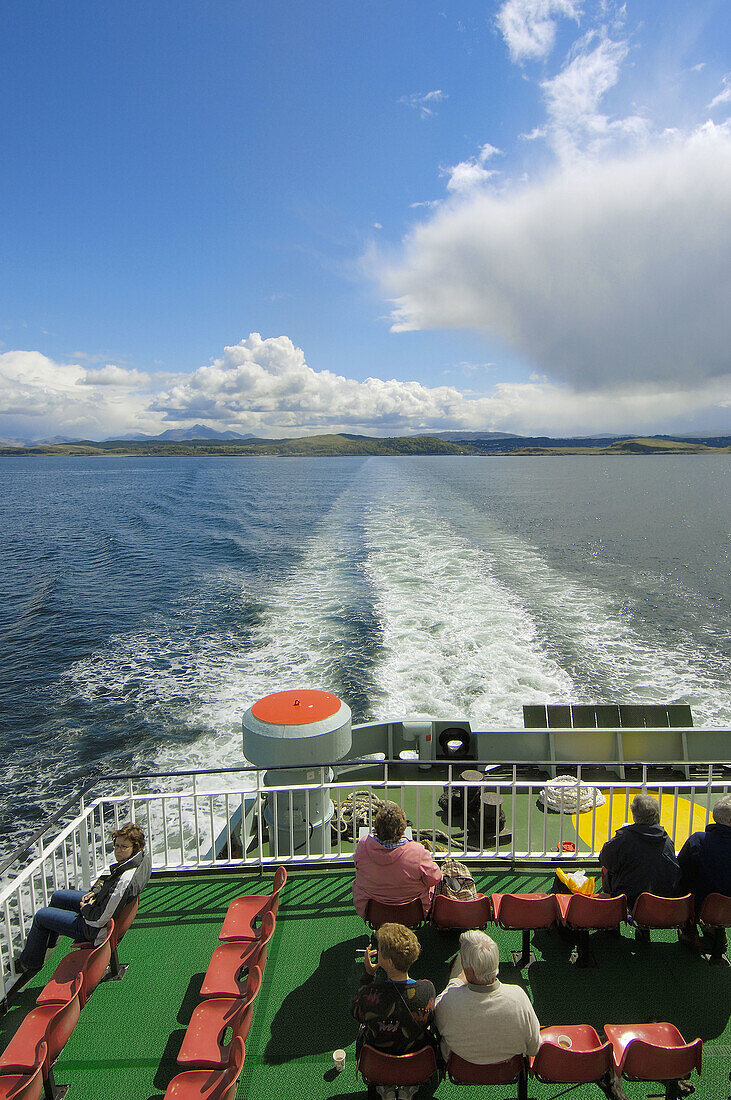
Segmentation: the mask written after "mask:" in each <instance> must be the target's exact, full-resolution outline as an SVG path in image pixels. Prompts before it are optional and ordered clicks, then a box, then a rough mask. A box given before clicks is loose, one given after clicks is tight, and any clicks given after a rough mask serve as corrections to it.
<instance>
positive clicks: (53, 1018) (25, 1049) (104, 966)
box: [0, 897, 139, 1100]
mask: <svg viewBox="0 0 731 1100" xmlns="http://www.w3.org/2000/svg"><path fill="white" fill-rule="evenodd" d="M138 906H139V897H136V898H134V899H133V900H132V901H130V902H129V903H128V904H127V905H125V907H124V908H123V909H122V911H121V912H120V914H119V916H118V918H117V922H116V924H115V922H114V921H113V920H111V921H110V922H109V926H108V928H107V933H106V936H105V937H104V940H103V941H102V942H101V943H100V944H97V945H96V946H92V945H91V944H89V943H75V944H73V945H72V948H71V950H70V951H69V952H68V953H67V954H66V955H64V957H63V958H62V959H61V962H60V963H59V964H58V966H57V967H56V969H55V970H54V972H53V974H52V976H51V978H50V979H49V980H48V982H47V983H46V985H45V986H44V987H43V989H42V990H41V992H40V994H39V995H38V997H37V998H36V1006H37V1007H36V1008H33V1009H31V1011H30V1012H29V1013H28V1014H27V1015H26V1016H25V1018H24V1019H23V1021H22V1023H21V1024H20V1027H19V1028H18V1030H17V1031H16V1033H15V1035H14V1036H13V1038H12V1039H11V1040H10V1042H9V1043H8V1045H7V1047H6V1048H5V1050H4V1051H3V1053H2V1055H0V1100H38V1098H39V1097H40V1096H41V1094H42V1093H44V1094H45V1096H46V1098H47V1100H54V1098H55V1097H58V1096H62V1095H64V1094H65V1089H64V1088H63V1086H58V1085H57V1084H56V1081H55V1078H54V1075H53V1065H54V1062H55V1061H56V1059H57V1058H58V1056H59V1054H60V1053H61V1051H62V1050H63V1048H64V1047H65V1045H66V1043H67V1042H68V1040H69V1038H70V1037H71V1033H72V1032H73V1030H74V1028H75V1027H76V1024H77V1022H78V1019H79V1016H80V1014H81V1009H82V1008H83V1007H84V1005H85V1004H86V1002H87V1001H88V1000H89V997H90V996H91V994H92V993H93V992H94V990H95V989H96V987H97V986H98V984H99V982H100V981H101V980H102V978H103V977H104V975H105V974H107V971H109V975H108V976H109V977H110V978H114V979H120V978H122V977H123V976H124V972H125V970H126V969H127V967H126V966H120V964H119V957H118V954H117V948H118V946H119V943H120V940H121V939H122V937H123V936H124V934H125V932H126V931H127V929H128V928H129V927H130V925H131V924H132V921H133V920H134V919H135V916H136V915H137V909H138Z"/></svg>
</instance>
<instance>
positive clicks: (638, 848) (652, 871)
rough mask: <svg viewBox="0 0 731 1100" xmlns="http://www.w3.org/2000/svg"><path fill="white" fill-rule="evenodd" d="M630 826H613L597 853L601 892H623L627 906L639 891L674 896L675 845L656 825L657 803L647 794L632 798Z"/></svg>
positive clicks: (677, 873)
mask: <svg viewBox="0 0 731 1100" xmlns="http://www.w3.org/2000/svg"><path fill="white" fill-rule="evenodd" d="M630 808H631V810H632V821H633V824H632V825H623V826H622V827H621V829H617V832H616V833H615V834H614V836H613V837H612V839H611V840H608V841H607V843H606V844H605V845H604V847H603V848H602V850H601V852H600V853H599V862H600V863H601V865H602V883H603V888H604V892H605V893H607V894H610V895H611V896H612V897H616V896H617V894H626V895H627V905H628V906H629V908H630V909H631V908H632V906H633V905H634V903H635V902H636V901H637V898H638V897H639V896H640V894H643V893H645V892H647V893H650V894H657V895H659V896H660V897H665V898H672V897H677V896H678V890H679V887H680V867H679V865H678V861H677V859H676V857H675V848H674V847H673V842H672V840H671V839H670V837H669V836H668V834H667V833H666V832H665V830H664V829H663V827H662V825H661V824H660V806H659V804H658V802H657V800H656V799H654V798H652V797H651V795H649V794H638V795H635V797H634V798H633V799H632V805H631V807H630Z"/></svg>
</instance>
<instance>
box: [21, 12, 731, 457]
mask: <svg viewBox="0 0 731 1100" xmlns="http://www.w3.org/2000/svg"><path fill="white" fill-rule="evenodd" d="M0 16H1V19H0V26H1V27H2V30H1V31H0V438H2V439H5V440H13V441H30V440H40V439H51V438H55V437H57V436H63V437H66V438H87V439H104V438H109V437H117V436H120V435H124V434H127V433H146V434H150V435H155V434H158V433H159V432H162V431H165V430H167V429H169V428H186V427H190V426H192V425H194V424H204V425H206V426H208V427H210V428H215V429H216V430H218V431H225V430H234V431H237V432H240V433H242V434H247V433H253V434H255V435H259V436H269V437H271V436H274V437H277V436H298V435H303V434H313V433H318V434H319V433H323V432H335V431H346V432H354V433H362V434H366V435H376V436H385V435H400V434H414V433H421V432H431V431H440V430H447V429H465V430H469V431H480V430H491V431H502V432H515V433H518V434H525V435H535V434H548V435H559V436H560V435H583V434H596V433H604V432H606V433H618V434H623V433H629V434H651V433H657V432H665V433H670V434H672V433H676V434H680V433H688V432H719V431H725V432H731V357H730V352H729V349H730V348H731V323H730V321H729V318H730V316H731V48H730V47H731V21H730V20H729V19H728V8H727V5H726V3H725V2H724V0H693V2H688V0H627V3H623V4H620V3H615V2H614V0H503V2H485V0H483V2H477V0H474V2H473V0H465V2H462V0H440V2H432V0H306V2H305V0H148V2H145V3H142V2H140V0H111V2H110V0H63V3H58V0H46V2H41V0H23V2H22V3H18V0H0Z"/></svg>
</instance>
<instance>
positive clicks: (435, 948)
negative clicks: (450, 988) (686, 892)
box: [0, 870, 731, 1100]
mask: <svg viewBox="0 0 731 1100" xmlns="http://www.w3.org/2000/svg"><path fill="white" fill-rule="evenodd" d="M352 877H353V875H352V871H343V870H337V871H333V872H331V873H320V874H313V873H308V872H302V873H298V872H294V873H293V874H291V875H290V877H289V880H288V882H287V884H286V886H285V888H284V891H283V894H282V904H281V908H280V912H279V918H278V921H277V926H276V930H275V933H274V937H273V939H272V942H271V945H270V950H269V957H268V962H267V966H266V969H265V973H264V980H263V984H262V989H261V993H260V995H259V997H258V1000H257V1002H256V1011H255V1014H254V1022H253V1026H252V1029H251V1033H250V1036H249V1040H248V1042H247V1044H246V1061H245V1064H244V1070H243V1073H242V1076H241V1079H240V1083H239V1088H238V1093H237V1096H238V1097H239V1100H241V1098H243V1097H250V1098H251V1100H275V1098H277V1100H280V1098H294V1097H303V1098H307V1100H310V1098H312V1100H320V1098H323V1100H324V1098H334V1097H340V1096H352V1095H360V1096H361V1098H362V1100H364V1098H365V1093H366V1090H365V1086H364V1085H363V1082H362V1080H361V1079H360V1078H356V1074H355V1059H354V1042H355V1036H356V1024H355V1022H354V1021H353V1020H352V1019H351V1018H350V1016H349V1012H348V1006H349V1000H350V997H351V995H352V992H353V990H354V989H355V987H356V985H357V981H358V974H359V969H360V964H356V962H355V949H356V947H358V946H364V945H365V943H366V934H365V926H364V924H363V922H362V921H361V920H360V919H359V918H358V917H357V916H356V915H355V913H354V911H353V908H352V902H351V892H350V888H351V882H352ZM476 877H477V881H478V885H479V886H480V887H481V889H483V890H484V891H485V892H492V891H496V890H498V891H508V890H513V891H519V890H520V891H525V890H538V889H550V887H551V882H552V876H546V875H545V874H526V873H524V872H520V873H518V872H511V871H500V870H498V871H495V872H491V873H489V874H485V875H483V874H479V873H478V874H477V876H476ZM270 888H271V875H267V876H263V877H261V876H259V875H258V874H254V875H246V876H245V877H242V876H240V875H231V874H221V875H215V876H214V875H186V876H178V877H166V878H155V879H153V880H152V881H151V882H150V884H149V886H148V887H147V889H146V890H145V892H144V894H143V896H142V900H141V905H140V911H139V914H138V916H137V920H136V921H135V923H134V924H133V926H132V928H131V929H130V931H129V933H128V934H127V936H126V937H125V939H124V940H123V942H122V945H121V948H120V958H121V961H123V962H128V963H129V964H130V966H129V969H128V971H127V973H126V975H125V977H124V979H123V980H122V981H121V982H109V981H105V982H103V983H102V984H101V985H99V986H98V988H97V989H96V991H95V992H94V994H93V995H92V997H91V998H90V1000H89V1002H88V1003H87V1005H86V1006H85V1008H84V1009H83V1011H82V1013H81V1018H80V1020H79V1023H78V1025H77V1027H76V1030H75V1031H74V1033H73V1035H72V1036H71V1039H70V1040H69V1042H68V1044H67V1046H66V1048H65V1049H64V1051H63V1053H62V1054H61V1056H60V1058H59V1060H58V1062H57V1064H56V1079H57V1081H58V1082H59V1083H63V1084H70V1085H71V1091H70V1098H71V1100H73V1098H77V1100H160V1098H161V1097H162V1095H163V1094H164V1092H165V1088H166V1086H167V1084H168V1082H169V1081H170V1080H171V1078H172V1077H173V1076H174V1075H175V1073H176V1065H175V1058H176V1055H177V1052H178V1050H179V1048H180V1044H181V1042H182V1038H183V1034H184V1031H185V1027H186V1024H187V1022H188V1020H189V1019H190V1015H191V1012H192V1011H193V1008H194V1006H195V1005H196V1003H197V1002H198V999H199V996H198V994H199V990H200V986H201V982H202V979H203V974H204V972H205V970H206V966H207V964H208V961H209V959H210V956H211V952H212V951H213V949H214V948H215V947H216V946H217V944H218V932H219V930H220V927H221V923H222V921H223V918H224V915H225V913H226V908H227V906H228V904H229V902H230V901H231V900H232V898H234V897H236V896H238V895H240V894H243V893H259V892H263V893H266V892H268V891H269V890H270ZM488 931H489V932H490V934H491V935H493V936H494V938H495V939H496V940H497V942H498V944H499V946H500V958H501V968H500V977H501V980H503V981H505V982H516V983H518V984H521V985H522V986H523V987H524V988H525V989H526V991H527V992H528V994H529V996H530V997H531V1000H532V1001H533V1004H534V1006H535V1009H536V1012H537V1013H538V1017H539V1019H540V1021H541V1023H542V1024H554V1023H591V1024H593V1025H594V1026H595V1027H596V1028H597V1030H599V1031H601V1027H602V1025H603V1024H604V1023H610V1022H611V1023H637V1022H642V1021H648V1020H668V1021H670V1022H672V1023H674V1024H676V1025H677V1026H678V1027H679V1028H680V1030H681V1032H682V1033H683V1035H684V1036H685V1038H686V1039H693V1038H695V1037H696V1036H698V1035H700V1036H701V1038H702V1039H703V1040H704V1050H703V1074H702V1076H701V1077H700V1078H698V1077H697V1076H696V1075H695V1074H694V1077H693V1080H694V1082H695V1084H696V1086H697V1087H696V1092H695V1096H696V1097H698V1098H699V1100H726V1098H731V1082H729V1070H730V1069H731V1025H730V1024H729V1016H730V1014H731V969H729V968H725V967H709V966H708V965H707V964H706V963H705V962H704V961H703V960H702V959H701V958H700V957H699V956H696V955H694V954H693V953H692V952H691V951H689V950H688V949H687V948H685V947H683V946H682V945H680V944H679V943H678V942H677V940H676V938H675V935H674V934H670V933H668V934H663V933H653V934H652V939H653V942H652V943H650V944H645V943H636V942H635V940H634V937H633V935H631V934H630V933H628V932H626V931H625V933H624V934H623V936H622V937H621V938H618V937H614V936H611V935H608V934H604V933H598V934H596V935H595V936H593V937H592V946H593V950H594V953H595V955H596V957H597V960H598V962H599V969H596V970H594V969H592V970H577V969H575V968H573V967H572V966H571V965H570V964H569V961H568V957H569V954H570V946H569V945H568V944H567V943H566V942H564V941H563V940H562V939H561V937H560V936H559V935H558V933H557V932H556V931H555V930H552V931H551V932H539V933H537V934H535V936H534V947H535V952H536V955H537V957H538V961H537V963H536V964H535V965H534V966H532V967H531V968H530V969H529V970H528V971H524V972H523V973H522V974H521V972H520V971H516V970H515V968H514V967H513V964H512V961H511V956H510V951H511V950H512V949H516V948H519V947H520V933H517V932H515V933H512V932H503V931H501V930H500V929H498V928H496V927H495V926H493V925H490V926H489V927H488ZM418 935H419V939H420V941H421V944H422V956H421V958H420V959H419V961H418V963H417V964H416V966H414V967H413V968H412V971H411V973H412V975H413V976H414V977H430V978H431V979H432V980H433V981H434V983H435V985H436V987H437V989H438V990H439V989H441V988H443V986H444V984H445V982H446V978H447V973H448V969H449V968H448V966H447V964H446V960H447V959H448V958H449V957H450V956H451V955H452V954H453V953H454V952H455V950H456V948H457V942H458V935H457V933H439V932H437V931H436V930H434V929H432V928H430V927H427V928H425V929H423V930H421V931H420V932H419V933H418ZM67 947H68V940H62V941H61V943H60V944H59V947H58V948H57V950H56V952H55V953H54V956H53V958H52V959H50V960H49V962H48V963H47V965H46V967H45V968H44V970H43V971H42V972H41V973H40V974H39V975H37V976H36V977H35V978H34V979H33V980H32V981H31V982H30V983H29V984H28V985H27V986H26V987H25V989H23V990H22V992H20V993H18V994H15V996H14V997H13V998H12V1000H11V1005H10V1009H9V1011H8V1013H7V1015H5V1016H3V1017H2V1018H0V1042H2V1043H3V1046H4V1045H5V1043H6V1042H7V1040H8V1038H9V1037H10V1035H11V1034H12V1033H13V1032H14V1031H15V1029H16V1028H17V1026H18V1025H19V1023H20V1021H21V1019H22V1018H23V1016H24V1015H25V1013H26V1012H27V1011H29V1010H30V1009H31V1008H32V1007H33V1005H34V1003H35V998H36V996H37V994H38V992H39V991H40V989H41V987H42V986H43V984H44V983H45V981H46V980H47V979H48V977H50V975H51V973H52V972H53V970H54V968H55V966H56V964H57V962H58V961H59V959H60V958H61V957H62V955H63V953H64V951H65V950H66V949H67ZM337 1047H345V1049H346V1051H347V1062H346V1067H345V1069H344V1071H343V1072H342V1073H341V1074H340V1075H338V1076H334V1075H333V1072H332V1068H331V1067H332V1051H333V1050H334V1049H335V1048H337ZM625 1090H626V1092H627V1095H628V1096H629V1097H631V1098H634V1097H646V1096H648V1095H653V1094H654V1095H657V1094H658V1093H660V1089H659V1088H658V1086H657V1085H651V1084H647V1083H626V1085H625ZM433 1091H434V1090H433V1089H431V1090H430V1089H425V1090H423V1091H422V1093H421V1094H420V1095H421V1096H424V1097H425V1096H428V1095H430V1094H431V1093H432V1092H433ZM436 1094H437V1097H440V1098H443V1100H457V1098H458V1097H461V1098H462V1100H464V1097H465V1096H469V1095H475V1096H477V1095H480V1096H483V1095H484V1096H485V1097H488V1096H489V1097H494V1098H495V1100H504V1098H507V1097H511V1096H515V1095H516V1092H515V1086H510V1085H507V1086H494V1087H491V1088H480V1089H479V1090H475V1089H474V1088H472V1090H471V1089H470V1087H467V1088H465V1087H462V1088H459V1087H457V1086H454V1085H452V1084H450V1083H449V1081H443V1082H441V1083H440V1084H439V1085H438V1087H437V1089H436ZM529 1095H530V1096H531V1097H535V1098H536V1100H548V1098H558V1097H572V1098H574V1100H585V1098H586V1100H589V1098H590V1097H595V1098H596V1097H600V1096H601V1093H600V1092H599V1090H598V1089H597V1088H596V1087H595V1086H593V1085H584V1086H570V1085H545V1084H541V1083H540V1082H538V1081H535V1080H534V1079H531V1080H530V1082H529Z"/></svg>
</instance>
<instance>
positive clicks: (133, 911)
mask: <svg viewBox="0 0 731 1100" xmlns="http://www.w3.org/2000/svg"><path fill="white" fill-rule="evenodd" d="M139 907H140V895H139V894H138V895H137V897H134V898H130V900H129V901H128V902H126V903H125V904H124V905H123V906H122V908H121V909H120V911H119V912H118V913H117V916H116V919H115V924H114V932H113V933H112V936H111V939H110V943H111V945H112V951H116V950H117V947H118V946H119V942H120V940H121V939H122V936H123V935H124V934H125V932H126V931H127V929H128V928H129V926H130V924H131V923H132V921H133V920H134V919H135V917H136V916H137V910H138V909H139Z"/></svg>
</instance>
